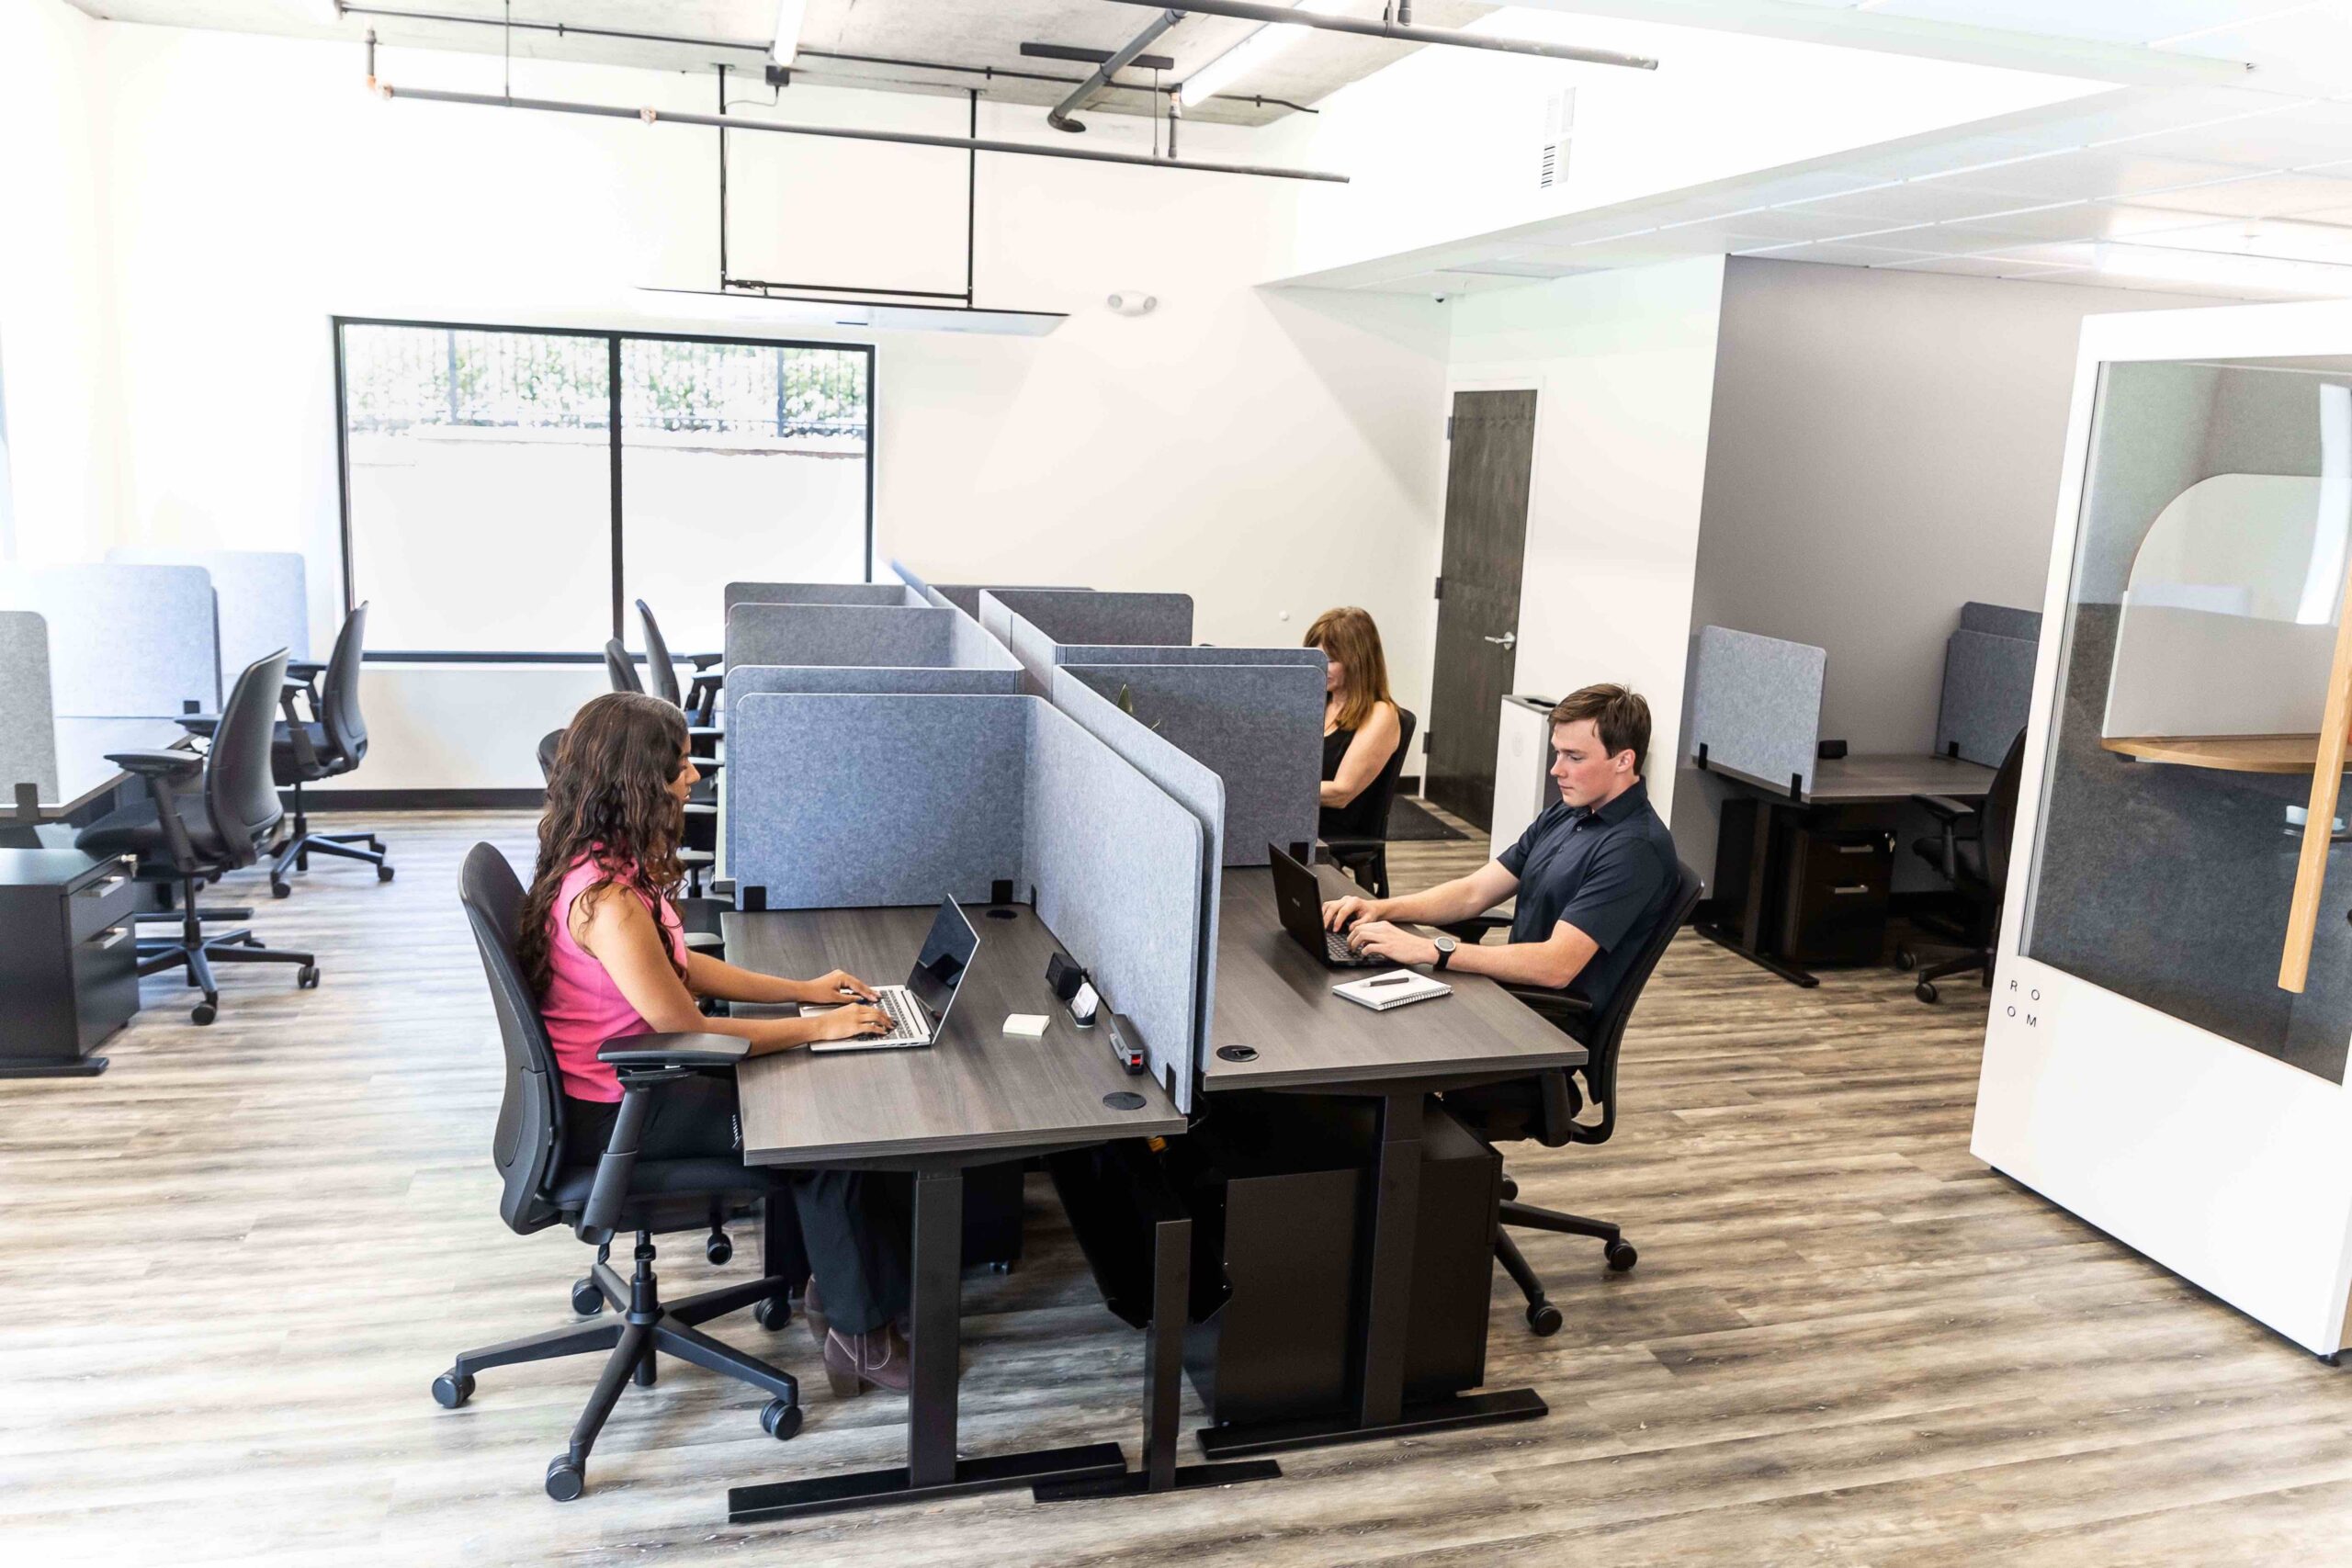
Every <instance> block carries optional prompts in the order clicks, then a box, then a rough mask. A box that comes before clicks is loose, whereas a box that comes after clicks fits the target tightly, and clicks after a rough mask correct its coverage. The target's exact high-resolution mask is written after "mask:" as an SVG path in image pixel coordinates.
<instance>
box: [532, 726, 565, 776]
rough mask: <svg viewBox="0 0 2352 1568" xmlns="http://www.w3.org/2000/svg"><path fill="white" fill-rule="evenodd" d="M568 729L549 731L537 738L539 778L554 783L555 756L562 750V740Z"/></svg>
mask: <svg viewBox="0 0 2352 1568" xmlns="http://www.w3.org/2000/svg"><path fill="white" fill-rule="evenodd" d="M569 734H571V730H569V729H550V730H548V732H547V733H546V734H545V735H542V736H540V737H539V777H541V778H543V779H545V780H546V781H547V782H548V783H549V784H553V783H555V754H556V753H557V752H558V751H560V750H563V738H564V737H565V736H567V735H569Z"/></svg>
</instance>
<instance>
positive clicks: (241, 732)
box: [74, 649, 319, 1023]
mask: <svg viewBox="0 0 2352 1568" xmlns="http://www.w3.org/2000/svg"><path fill="white" fill-rule="evenodd" d="M285 683H286V654H285V652H284V650H282V649H281V650H280V651H278V652H277V653H273V654H271V655H269V656H268V657H267V658H266V659H256V660H254V661H253V662H252V663H251V664H249V665H247V666H246V667H245V670H244V673H243V674H241V675H239V676H238V677H237V683H236V685H235V687H234V688H233V689H232V690H231V692H230V694H229V701H228V703H227V704H226V705H224V706H223V707H222V708H221V710H220V723H219V724H218V725H217V726H216V727H214V730H213V736H212V749H211V750H209V752H207V753H206V754H205V755H203V756H198V755H197V754H196V753H195V752H193V751H117V752H113V753H110V754H109V755H108V756H107V761H109V762H112V763H114V764H115V765H116V766H117V767H119V768H121V769H122V770H123V771H124V772H125V773H131V774H134V775H136V776H137V777H139V778H142V779H144V780H146V781H147V790H148V795H149V797H150V798H148V799H146V800H142V801H136V802H133V803H132V804H130V805H128V806H124V807H119V808H118V809H116V810H114V811H110V812H108V813H107V815H106V816H104V817H101V818H98V820H96V822H93V823H92V824H90V826H88V827H87V828H85V829H82V831H81V833H80V835H79V836H78V837H76V838H75V839H74V845H75V847H76V848H78V849H81V850H83V851H85V852H87V853H90V854H94V855H98V856H109V855H122V854H135V855H137V856H138V857H139V872H138V875H139V879H140V880H141V881H142V882H163V883H167V884H175V885H176V886H178V888H179V890H180V897H179V906H180V907H179V908H178V910H177V911H176V912H173V911H164V912H163V913H160V914H158V913H150V914H142V915H141V916H139V917H138V919H140V920H141V921H154V920H177V921H178V922H179V926H180V931H179V935H178V936H177V937H175V938H172V939H168V940H166V939H163V938H147V937H141V938H140V939H139V972H140V973H141V975H153V974H158V973H160V972H162V971H164V970H165V969H172V968H180V969H185V970H187V983H188V984H189V985H191V986H194V987H198V989H200V990H201V991H203V993H204V999H203V1000H202V1001H200V1002H198V1003H197V1005H196V1007H195V1008H194V1009H193V1010H191V1011H190V1012H189V1013H188V1017H189V1018H191V1019H193V1020H194V1021H196V1022H198V1023H210V1022H211V1021H213V1019H214V1018H215V1017H217V1016H219V1012H220V986H219V984H218V983H217V982H216V981H215V980H214V978H213V975H212V965H213V964H295V965H297V967H296V969H295V971H294V983H295V985H297V986H298V987H301V988H302V989H304V990H308V989H310V988H311V987H314V986H316V985H317V984H318V983H319V965H318V961H317V960H316V959H315V958H314V957H312V956H311V954H310V953H292V952H288V951H287V950H285V949H282V948H273V947H264V946H263V945H262V944H261V942H259V941H258V940H257V939H256V938H255V937H254V934H253V932H251V931H246V930H243V929H242V928H240V929H238V930H234V931H212V932H207V931H205V929H204V922H205V921H206V920H208V919H211V920H242V919H250V918H251V917H252V915H253V911H252V910H251V909H229V908H215V909H211V910H206V909H203V908H199V907H198V904H197V892H198V889H199V888H201V887H203V886H205V885H206V884H207V883H210V882H217V881H219V880H220V876H221V875H222V874H224V873H227V872H232V871H235V870H237V869H238V868H239V867H241V866H248V865H251V864H253V863H254V862H255V861H257V860H259V859H260V858H261V853H262V848H263V846H264V845H266V844H267V843H268V842H269V839H270V835H271V834H272V833H274V832H276V831H277V825H278V823H280V822H281V821H283V820H284V819H285V817H286V809H285V807H282V806H280V805H279V804H278V800H277V786H276V784H273V783H272V782H271V779H270V769H269V750H270V729H271V720H270V715H271V710H273V709H274V708H276V707H277V701H278V694H279V691H280V689H281V688H282V687H283V686H284V685H285ZM198 774H201V775H202V780H203V782H202V783H201V784H200V785H198V787H196V788H194V789H191V790H189V791H187V793H185V794H183V793H181V791H180V790H179V788H178V787H177V786H179V785H182V784H187V783H189V782H190V781H192V780H194V779H196V778H197V777H198Z"/></svg>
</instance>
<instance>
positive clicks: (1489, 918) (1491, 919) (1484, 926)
mask: <svg viewBox="0 0 2352 1568" xmlns="http://www.w3.org/2000/svg"><path fill="white" fill-rule="evenodd" d="M1437 929H1438V930H1440V931H1443V932H1444V933H1445V934H1446V935H1448V936H1450V937H1454V938H1456V939H1458V940H1460V941H1463V942H1484V941H1486V940H1487V932H1488V931H1509V930H1510V921H1509V920H1508V919H1504V918H1503V917H1502V916H1500V915H1473V916H1471V917H1470V918H1469V919H1466V920H1450V921H1448V922H1447V923H1445V924H1444V925H1442V926H1440V927H1438V928H1437Z"/></svg>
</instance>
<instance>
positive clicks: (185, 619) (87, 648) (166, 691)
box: [0, 564, 220, 718]
mask: <svg viewBox="0 0 2352 1568" xmlns="http://www.w3.org/2000/svg"><path fill="white" fill-rule="evenodd" d="M0 610H32V611H37V612H38V613H39V614H40V615H42V616H43V617H44V618H45V619H47V621H48V622H49V668H50V681H51V695H52V698H53V700H54V703H55V707H56V711H57V713H58V715H59V716H68V717H74V718H170V717H175V716H177V715H179V714H181V713H184V712H187V705H188V704H190V703H194V704H195V705H197V708H198V710H199V711H201V712H204V713H218V712H220V615H219V610H218V608H217V606H216V605H215V604H214V602H213V593H212V578H211V576H210V574H209V573H208V572H206V571H205V570H203V569H202V568H201V567H192V566H121V565H112V564H108V565H91V566H53V567H13V568H6V569H0Z"/></svg>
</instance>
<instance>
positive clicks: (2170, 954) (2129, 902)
mask: <svg viewBox="0 0 2352 1568" xmlns="http://www.w3.org/2000/svg"><path fill="white" fill-rule="evenodd" d="M2066 454H2067V455H2066V468H2065V470H2064V479H2063V483H2062V485H2061V491H2060V496H2059V507H2058V522H2057V529H2056V536H2055V539H2054V541H2053V544H2052V552H2051V569H2050V583H2049V591H2048V595H2047V600H2046V604H2045V611H2044V615H2043V626H2044V628H2045V629H2044V632H2043V635H2042V638H2041V648H2040V651H2039V657H2038V660H2037V664H2036V669H2035V679H2034V701H2033V709H2032V721H2031V724H2030V731H2029V740H2028V744H2027V749H2026V753H2025V773H2024V782H2023V785H2022V787H2021V789H2020V791H2019V800H2018V819H2017V825H2016V836H2015V838H2014V840H2012V843H2013V849H2012V853H2011V857H2010V873H2009V885H2008V889H2007V902H2006V904H2005V914H2004V918H2003V922H2002V924H2003V929H2002V933H2001V952H2000V963H1999V967H1998V970H1997V972H1996V977H1995V982H1994V993H1993V1007H1992V1014H1991V1019H1990V1021H1989V1022H1988V1025H1987V1028H1986V1034H1985V1062H1984V1071H1983V1077H1982V1081H1981V1083H1980V1085H1979V1089H1978V1094H1977V1105H1976V1122H1975V1131H1974V1134H1973V1138H1972V1141H1971V1148H1972V1149H1973V1152H1974V1153H1975V1155H1976V1156H1977V1157H1979V1158H1981V1159H1983V1160H1985V1161H1986V1162H1987V1163H1989V1164H1990V1165H1992V1166H1993V1167H1995V1168H1996V1169H1999V1170H2001V1171H2003V1172H2005V1173H2006V1174H2007V1175H2008V1176H2010V1177H2012V1178H2014V1179H2017V1180H2018V1181H2020V1182H2022V1183H2024V1184H2025V1185H2026V1186H2028V1187H2030V1188H2032V1189H2033V1190H2036V1191H2038V1192H2040V1193H2041V1194H2043V1195H2044V1196H2046V1197H2048V1198H2049V1199H2051V1200H2052V1201H2055V1202H2057V1203H2059V1204H2062V1205H2064V1207H2065V1208H2067V1209H2069V1210H2071V1211H2073V1212H2074V1213H2076V1214H2079V1215H2080V1216H2082V1217H2083V1218H2084V1219H2086V1220H2087V1221H2089V1222H2090V1223H2091V1224H2095V1225H2098V1227H2100V1228H2101V1229H2103V1230H2105V1231H2107V1232H2109V1234H2111V1235H2114V1236H2116V1237H2117V1238H2119V1239H2120V1240H2121V1241H2123V1242H2125V1243H2127V1244H2128V1245H2130V1246H2131V1247H2135V1248H2137V1249H2138V1250H2140V1251H2141V1252H2143V1253H2145V1254H2146V1255H2148V1256H2149V1257H2150V1258H2154V1259H2155V1260H2156V1261H2157V1262H2159V1263H2162V1264H2164V1265H2165V1267H2167V1268H2169V1269H2174V1270H2175V1271H2177V1272H2178V1273H2179V1274H2181V1275H2182V1276H2184V1277H2185V1278H2187V1279H2188V1280H2191V1281H2192V1282H2194V1283H2195V1284H2197V1285H2199V1286H2201V1287H2203V1288H2204V1289H2206V1290H2207V1291H2210V1292H2212V1293H2213V1294H2214V1295H2216V1296H2219V1297H2220V1298H2221V1299H2222V1300H2223V1301H2225V1302H2228V1303H2230V1304H2232V1305H2233V1306H2235V1307H2236V1308H2238V1309H2239V1310H2240V1311H2243V1312H2245V1313H2246V1314H2249V1315H2251V1316H2253V1317H2255V1318H2256V1319H2257V1320H2259V1321H2260V1322H2262V1323H2264V1324H2267V1325H2269V1326H2270V1327H2272V1328H2273V1329H2276V1330H2277V1331H2278V1333H2280V1334H2282V1335H2284V1336H2286V1337H2289V1338H2290V1339H2292V1340H2294V1341H2295V1342H2296V1343H2298V1344H2301V1345H2303V1346H2305V1347H2308V1348H2310V1349H2312V1350H2313V1351H2315V1352H2318V1353H2320V1354H2322V1355H2330V1354H2333V1353H2334V1352H2335V1351H2336V1350H2338V1349H2340V1348H2343V1347H2344V1346H2345V1345H2346V1339H2347V1335H2346V1305H2347V1297H2352V1091H2348V1090H2347V1089H2346V1081H2345V1080H2346V1074H2345V1067H2346V1053H2347V1047H2352V923H2348V922H2347V916H2352V830H2347V829H2346V816H2347V807H2352V799H2345V798H2341V797H2342V796H2343V795H2344V794H2345V792H2344V790H2343V784H2344V776H2343V775H2344V770H2345V765H2346V755H2345V750H2346V748H2345V740H2346V726H2347V723H2352V637H2347V636H2346V632H2347V626H2346V615H2345V613H2344V611H2345V599H2346V585H2347V573H2352V549H2347V540H2352V306H2346V305H2341V304H2325V305H2281V306H2259V307H2249V308H2245V309H2230V310H2182V311H2177V312H2169V311H2168V312H2160V313H2154V314H2146V315H2127V316H2108V317H2094V318H2092V319H2090V320H2088V321H2086V322H2085V323H2084V329H2083V340H2082V348H2081V355H2080V359H2079V362H2078V367H2077V372H2076V384H2075V401H2074V409H2073V415H2072V419H2071V423H2070V424H2069V427H2068V434H2067V445H2066Z"/></svg>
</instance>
